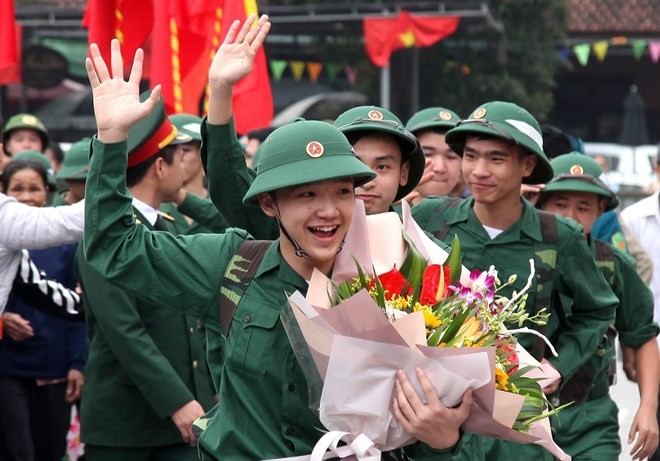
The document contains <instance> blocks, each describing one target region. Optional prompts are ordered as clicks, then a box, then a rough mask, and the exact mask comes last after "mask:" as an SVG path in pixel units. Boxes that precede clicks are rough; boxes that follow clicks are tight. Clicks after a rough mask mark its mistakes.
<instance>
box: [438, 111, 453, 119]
mask: <svg viewBox="0 0 660 461" xmlns="http://www.w3.org/2000/svg"><path fill="white" fill-rule="evenodd" d="M438 115H439V116H440V118H441V119H442V120H451V114H450V113H449V112H447V111H446V110H443V111H441V112H440V113H439V114H438Z"/></svg>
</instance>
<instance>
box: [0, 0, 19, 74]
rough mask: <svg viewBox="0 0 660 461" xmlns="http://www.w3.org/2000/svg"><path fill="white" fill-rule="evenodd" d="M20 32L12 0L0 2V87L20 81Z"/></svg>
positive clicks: (0, 0) (1, 0)
mask: <svg viewBox="0 0 660 461" xmlns="http://www.w3.org/2000/svg"><path fill="white" fill-rule="evenodd" d="M20 31H21V29H20V27H19V26H18V25H17V24H16V19H15V17H14V0H0V43H1V44H2V45H0V85H4V84H8V83H15V82H20V81H21V48H20V43H21V41H20V35H19V34H20Z"/></svg>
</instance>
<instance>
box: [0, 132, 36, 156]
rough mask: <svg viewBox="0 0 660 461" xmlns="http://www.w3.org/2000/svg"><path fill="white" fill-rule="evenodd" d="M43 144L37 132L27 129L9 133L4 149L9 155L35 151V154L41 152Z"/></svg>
mask: <svg viewBox="0 0 660 461" xmlns="http://www.w3.org/2000/svg"><path fill="white" fill-rule="evenodd" d="M43 148H44V147H43V143H42V141H41V136H39V132H37V131H35V130H31V129H29V128H20V129H18V130H16V131H13V132H12V133H11V136H9V139H8V140H7V143H6V144H5V149H6V150H7V152H8V153H10V154H11V155H16V154H18V153H20V152H24V151H26V150H36V151H37V152H42V151H43Z"/></svg>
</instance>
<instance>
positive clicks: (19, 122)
mask: <svg viewBox="0 0 660 461" xmlns="http://www.w3.org/2000/svg"><path fill="white" fill-rule="evenodd" d="M24 129H25V130H34V131H36V132H37V133H38V134H39V137H40V138H41V144H42V146H41V148H42V150H46V147H48V144H49V143H50V137H49V136H48V130H47V129H46V127H45V126H44V124H43V123H41V120H39V119H38V118H37V117H35V116H34V115H32V114H25V113H23V114H16V115H14V116H13V117H10V118H9V120H7V123H5V126H4V128H3V130H2V143H3V144H7V141H9V137H10V136H11V134H12V132H14V131H16V130H24Z"/></svg>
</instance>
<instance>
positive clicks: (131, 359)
mask: <svg viewBox="0 0 660 461" xmlns="http://www.w3.org/2000/svg"><path fill="white" fill-rule="evenodd" d="M190 140H191V138H190V137H189V136H188V135H185V134H183V133H177V131H176V128H175V127H174V126H172V124H171V123H170V121H169V120H168V118H167V117H166V115H165V107H164V104H163V103H162V102H161V103H160V104H158V105H157V106H156V108H155V110H154V111H153V112H152V113H151V114H150V116H149V117H147V118H145V119H144V120H142V121H141V122H140V123H137V124H135V125H134V126H133V127H132V128H131V130H130V132H129V133H128V153H129V156H128V169H126V172H125V175H124V174H123V173H122V175H121V176H122V185H121V188H124V187H125V186H124V182H123V179H124V176H125V177H126V184H127V185H128V188H129V190H130V192H131V194H132V196H133V200H132V202H131V200H130V199H127V200H128V202H127V203H128V206H129V208H128V209H129V210H130V211H129V215H128V216H127V219H128V220H129V222H131V223H132V225H133V226H135V227H140V228H144V229H149V230H158V231H164V232H162V233H165V232H167V233H173V234H174V233H175V232H176V230H175V228H174V227H173V225H172V224H173V222H172V219H173V218H171V217H170V216H168V215H166V214H164V213H162V212H159V211H158V207H159V206H160V204H161V203H162V202H164V201H171V200H174V199H175V198H176V197H177V194H178V193H179V190H180V189H181V186H182V185H183V177H184V176H183V160H182V152H181V147H180V145H181V144H183V143H185V142H188V141H190ZM123 147H124V148H125V149H126V144H123ZM124 160H125V157H124ZM125 163H126V162H124V165H125ZM87 187H88V191H89V190H91V191H94V190H96V188H98V187H101V186H100V185H99V184H98V182H93V183H92V185H91V187H90V185H89V180H88V185H87ZM131 205H132V206H131ZM77 269H78V274H79V277H80V281H81V285H82V287H83V298H84V305H85V311H86V315H87V324H88V329H89V337H90V350H89V362H88V366H87V383H86V384H87V387H86V391H87V392H84V393H83V399H82V410H81V415H80V417H81V429H82V434H81V439H82V441H83V442H85V451H86V456H87V459H88V460H90V461H95V460H101V461H103V460H117V459H130V460H135V461H140V460H144V461H151V460H166V459H167V460H171V459H176V460H196V459H197V450H196V449H195V448H192V447H194V446H195V440H194V437H193V436H192V433H191V424H192V422H193V421H194V420H195V419H196V418H197V417H199V416H201V415H203V414H204V412H206V411H208V410H209V409H210V408H211V407H212V406H213V404H214V400H213V397H214V393H215V392H214V388H213V383H212V380H211V376H210V372H209V370H208V367H207V365H206V350H205V347H204V344H205V332H204V329H203V327H202V326H201V323H200V322H199V321H198V320H197V318H196V317H194V316H190V315H184V314H182V313H179V312H175V311H173V310H167V309H160V308H157V306H155V305H154V304H152V303H150V302H148V301H147V300H144V299H142V298H141V296H140V295H141V294H144V295H147V293H146V292H145V293H127V292H125V291H124V290H122V289H121V288H118V287H116V286H115V285H112V284H111V283H110V282H108V280H106V279H105V278H104V277H103V276H102V275H100V274H99V273H98V272H96V271H95V270H94V269H93V268H92V267H90V266H89V265H88V264H87V262H86V261H85V259H84V256H83V253H82V252H79V253H78V255H77ZM137 278H140V276H137ZM144 290H145V291H150V290H151V288H147V287H146V286H145V287H144ZM179 301H180V300H179Z"/></svg>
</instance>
